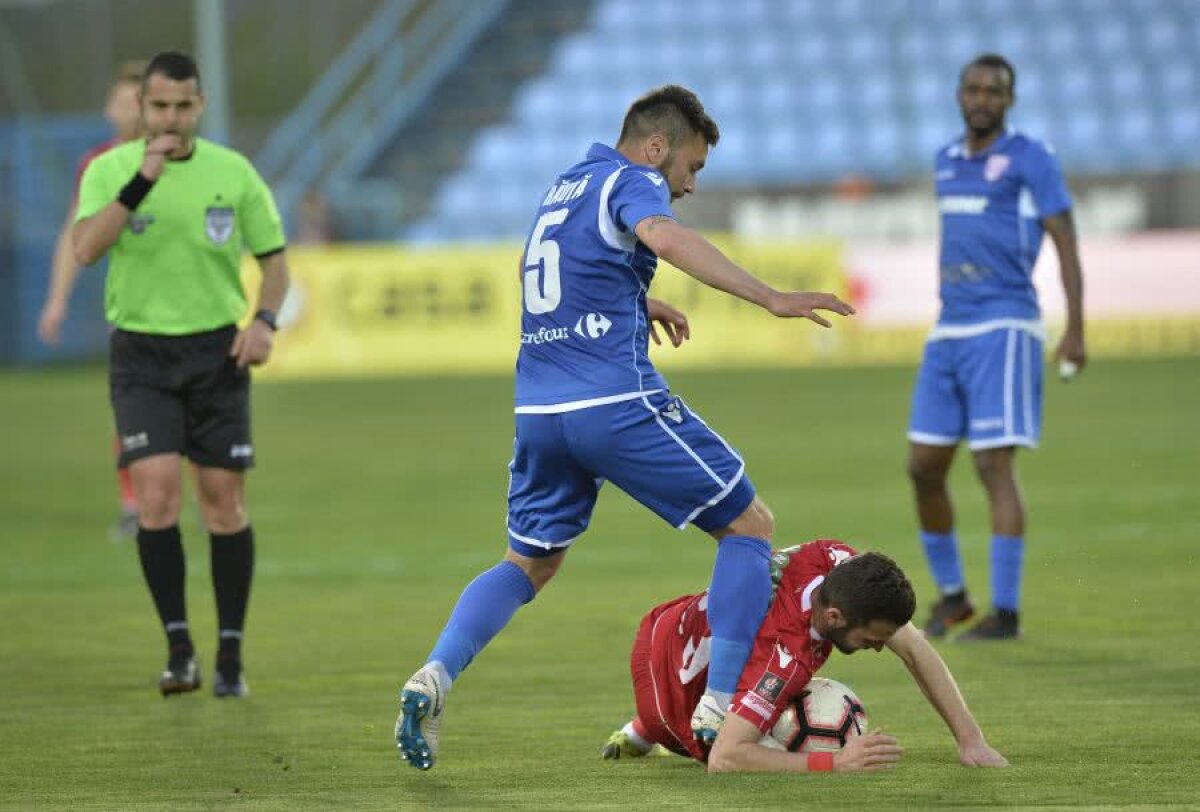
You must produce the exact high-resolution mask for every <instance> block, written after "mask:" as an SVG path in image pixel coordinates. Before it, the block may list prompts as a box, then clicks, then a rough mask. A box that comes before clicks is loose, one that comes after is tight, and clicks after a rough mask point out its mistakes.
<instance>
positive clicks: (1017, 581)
mask: <svg viewBox="0 0 1200 812" xmlns="http://www.w3.org/2000/svg"><path fill="white" fill-rule="evenodd" d="M1024 558H1025V539H1023V538H1021V537H1020V536H992V603H994V604H995V605H996V608H997V609H1007V610H1009V611H1012V612H1015V611H1017V607H1019V606H1020V605H1021V562H1022V560H1023V559H1024Z"/></svg>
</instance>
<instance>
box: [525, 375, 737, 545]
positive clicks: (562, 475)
mask: <svg viewBox="0 0 1200 812" xmlns="http://www.w3.org/2000/svg"><path fill="white" fill-rule="evenodd" d="M516 422H517V436H516V440H515V441H514V450H513V460H512V462H511V463H510V464H509V467H508V468H509V473H510V479H509V487H508V540H509V546H510V547H511V548H512V549H513V550H514V551H515V552H517V553H520V554H521V555H526V556H533V557H537V556H547V555H552V554H553V553H556V552H558V551H560V550H564V549H566V548H567V547H569V546H570V545H571V543H572V542H573V541H575V539H576V538H578V537H579V536H580V534H582V533H583V531H584V530H586V529H587V526H588V522H589V521H590V520H591V517H592V508H593V507H595V505H596V496H597V495H598V493H599V491H600V486H601V485H602V484H603V483H604V482H605V481H606V480H607V481H609V482H612V483H613V484H614V485H616V486H617V487H618V488H620V489H621V490H623V491H625V493H627V494H629V495H630V496H632V497H633V498H634V499H636V500H637V501H639V502H641V503H642V504H643V505H645V506H646V507H648V508H650V509H651V510H652V511H654V512H655V513H657V514H658V515H659V516H661V517H662V518H663V519H665V520H666V521H667V522H669V523H670V524H672V525H673V526H675V527H678V528H681V529H682V528H684V527H686V526H687V525H688V524H689V523H691V524H694V525H696V526H697V527H699V528H700V529H701V530H704V531H706V532H708V531H713V530H719V529H721V528H723V527H728V526H729V524H730V523H731V522H732V521H733V520H734V519H736V518H737V517H738V516H740V515H742V513H743V512H745V510H746V508H747V507H749V506H750V503H751V502H752V501H753V500H754V486H753V485H752V484H751V483H750V480H749V478H748V477H746V475H745V470H746V469H745V464H744V463H743V462H742V458H741V456H740V455H739V454H738V453H737V451H736V450H735V449H733V448H732V447H731V446H730V445H729V444H728V443H726V442H725V441H724V440H723V439H722V438H721V436H720V435H719V434H717V433H716V432H715V431H713V430H712V429H710V428H709V427H708V425H707V424H706V423H705V422H704V421H703V420H701V419H700V418H699V417H698V416H697V415H696V414H695V413H694V412H692V411H691V410H690V409H689V408H688V407H687V405H686V404H684V402H683V401H682V400H681V399H680V398H677V397H672V396H670V395H669V394H667V393H665V392H664V393H657V394H652V395H645V396H642V397H639V398H637V399H635V400H626V401H621V402H619V403H610V404H606V405H603V406H593V407H591V408H587V409H579V410H577V411H571V412H562V413H559V414H517V415H516Z"/></svg>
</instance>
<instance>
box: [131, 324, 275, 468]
mask: <svg viewBox="0 0 1200 812" xmlns="http://www.w3.org/2000/svg"><path fill="white" fill-rule="evenodd" d="M236 335H237V327H236V326H235V325H232V324H231V325H228V326H226V327H219V328H217V329H216V330H209V331H207V332H203V333H191V334H189V335H182V336H167V335H152V334H149V333H133V332H129V331H128V330H114V331H113V333H112V338H111V339H110V342H109V367H108V387H109V397H110V399H111V401H112V407H113V414H114V416H115V417H116V421H117V434H118V436H119V438H120V442H121V456H120V460H119V461H118V463H117V464H118V466H120V467H125V466H127V465H128V464H129V463H131V462H134V461H135V460H139V459H142V458H143V457H149V456H153V455H155V454H166V453H179V454H183V455H184V456H186V457H188V458H189V459H190V460H191V461H192V462H194V463H195V464H197V465H200V466H203V467H206V468H226V469H229V470H233V471H242V470H245V469H247V468H250V467H252V466H253V465H254V445H253V443H252V441H251V439H250V370H249V369H246V368H241V369H239V368H238V366H237V363H236V361H235V360H234V359H233V358H231V357H230V355H229V350H230V348H231V347H232V346H233V340H234V338H235V337H236Z"/></svg>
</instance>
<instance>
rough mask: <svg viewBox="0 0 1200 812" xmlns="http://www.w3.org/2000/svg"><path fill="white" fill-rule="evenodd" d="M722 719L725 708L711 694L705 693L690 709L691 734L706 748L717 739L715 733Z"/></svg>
mask: <svg viewBox="0 0 1200 812" xmlns="http://www.w3.org/2000/svg"><path fill="white" fill-rule="evenodd" d="M724 721H725V708H723V707H721V705H720V703H718V702H717V700H716V698H714V697H713V696H712V695H711V694H705V695H704V696H702V697H700V701H699V702H698V703H697V704H696V710H694V711H692V736H693V737H695V739H696V741H698V742H700V746H701V747H703V748H704V749H705V750H707V749H709V748H711V747H712V746H713V742H715V741H716V740H717V733H718V732H719V731H720V730H721V724H722V723H723V722H724Z"/></svg>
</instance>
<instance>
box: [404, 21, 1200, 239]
mask: <svg viewBox="0 0 1200 812" xmlns="http://www.w3.org/2000/svg"><path fill="white" fill-rule="evenodd" d="M984 51H998V52H1000V53H1003V54H1005V55H1007V56H1009V57H1010V58H1011V59H1012V60H1013V62H1014V63H1015V64H1016V66H1017V71H1018V82H1017V94H1018V104H1017V107H1016V108H1015V109H1014V110H1013V113H1012V115H1011V122H1012V124H1013V125H1014V126H1016V127H1018V128H1022V129H1028V130H1029V131H1030V132H1031V133H1034V134H1036V135H1038V136H1039V137H1042V138H1045V139H1046V140H1048V141H1050V142H1051V143H1053V144H1054V145H1055V146H1056V148H1057V150H1058V152H1059V154H1060V156H1061V157H1062V160H1063V162H1064V164H1065V166H1066V167H1067V169H1068V170H1069V171H1071V172H1073V173H1076V174H1079V173H1084V174H1086V173H1105V172H1111V171H1126V170H1133V171H1140V170H1150V169H1156V170H1157V169H1169V168H1171V167H1173V166H1181V165H1191V166H1194V165H1198V164H1200V56H1198V54H1200V3H1196V2H1195V0H1139V1H1138V2H1125V1H1124V0H984V1H982V2H981V0H912V1H911V2H901V1H897V2H889V3H877V2H873V1H872V0H839V2H837V3H829V2H824V1H823V0H739V2H728V1H727V0H656V2H654V3H645V2H642V0H596V2H595V3H594V7H593V11H592V15H591V18H590V23H589V25H588V26H587V27H585V28H584V29H583V30H582V31H580V32H578V33H574V34H572V35H570V36H568V37H565V38H563V40H561V41H560V42H559V43H558V45H557V49H556V51H555V53H554V55H553V57H552V58H551V60H550V62H549V67H548V69H547V71H546V72H545V73H544V74H542V75H540V76H537V77H536V78H534V79H532V80H530V81H529V82H528V83H526V85H525V86H524V87H522V88H521V90H520V91H519V92H518V93H517V96H516V100H515V102H514V104H513V105H512V107H511V110H510V115H509V118H508V120H507V121H506V122H505V123H503V124H502V125H500V126H496V127H490V128H487V129H484V130H482V131H481V132H480V133H478V135H477V137H476V139H475V143H474V145H473V146H472V148H471V149H470V152H469V154H468V156H467V160H466V161H465V162H464V165H463V166H462V168H461V169H460V170H459V171H458V172H457V173H455V174H454V175H452V176H451V177H449V178H447V179H446V181H445V183H444V187H443V188H442V190H441V191H440V193H439V194H438V196H437V200H436V203H435V205H434V207H433V210H432V213H431V215H430V216H429V217H427V218H426V219H424V220H422V221H421V222H420V223H419V224H417V225H416V226H414V227H413V228H412V229H410V231H409V232H408V234H406V236H408V237H409V238H419V239H437V238H442V237H446V236H455V237H460V238H461V237H479V238H487V237H495V236H504V235H510V236H513V235H520V234H522V233H523V232H524V231H525V229H526V228H527V226H528V221H529V217H530V210H529V209H530V201H532V200H534V199H536V198H537V196H538V194H539V192H540V191H541V190H542V189H544V188H545V187H546V186H547V185H548V184H549V183H551V182H552V181H553V179H554V176H555V173H557V172H558V171H560V170H561V169H562V168H563V167H564V166H565V165H567V164H569V163H570V162H571V161H572V160H573V159H574V158H576V157H578V156H580V155H582V154H583V152H584V150H586V148H587V146H588V144H589V143H590V142H592V141H595V140H600V141H605V142H607V143H611V142H612V141H613V140H614V139H615V137H616V133H617V127H618V125H619V122H620V117H621V115H622V113H623V111H624V110H625V108H626V106H627V105H628V104H629V102H630V101H631V100H632V99H633V98H635V97H636V96H637V95H638V94H640V93H641V92H643V91H645V90H646V89H648V88H650V87H653V86H655V85H657V84H662V83H665V82H678V83H681V84H684V85H687V86H689V87H692V88H693V89H695V90H696V91H697V92H698V93H699V94H700V95H701V97H702V98H703V99H704V100H705V103H706V105H707V106H708V107H709V109H710V110H711V111H712V113H713V114H714V116H715V117H716V119H717V121H718V122H719V124H720V126H721V130H722V140H721V143H720V145H719V146H718V148H717V150H716V151H715V152H714V154H713V157H712V160H711V161H710V164H709V168H708V169H706V170H705V175H704V177H703V182H704V183H705V184H711V185H716V186H750V185H754V186H764V185H766V186H795V185H800V184H806V183H830V182H835V181H836V180H837V179H839V178H842V177H845V176H847V175H851V174H854V175H867V176H869V177H873V178H875V179H877V180H884V181H887V180H902V179H908V178H914V177H920V176H921V175H923V174H924V173H926V172H927V171H928V167H929V164H930V160H931V155H932V153H933V151H934V150H936V149H937V147H938V146H940V145H942V144H944V143H946V142H947V141H948V140H949V139H950V138H952V137H953V136H954V135H955V133H956V132H958V130H959V128H960V126H961V122H960V119H959V114H958V110H957V106H956V104H955V101H954V89H955V84H956V81H957V76H958V71H959V69H960V67H961V66H962V64H963V63H964V62H965V61H967V60H968V59H970V58H971V57H972V56H974V55H976V54H978V53H981V52H984ZM1117 113H1119V115H1117ZM484 187H486V188H489V189H492V190H494V194H495V195H496V197H497V203H498V205H495V206H489V207H487V210H486V211H485V212H482V214H483V215H485V216H484V217H483V218H482V219H481V218H480V216H479V215H480V214H481V213H480V212H479V210H478V209H477V208H476V209H473V210H472V209H470V208H469V201H468V196H469V195H468V192H467V191H465V190H469V189H472V188H474V189H479V188H484ZM469 210H470V211H473V213H474V218H473V219H472V218H467V217H466V215H467V213H468V211H469Z"/></svg>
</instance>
